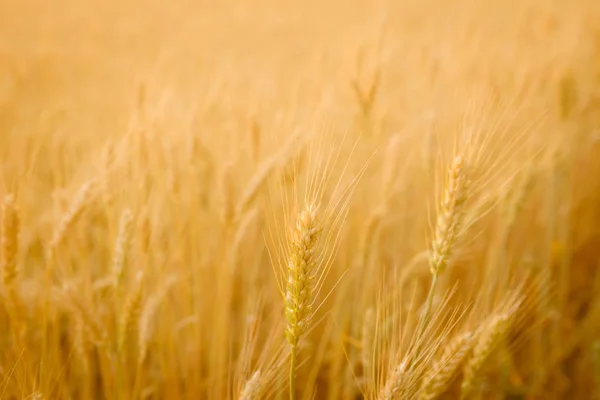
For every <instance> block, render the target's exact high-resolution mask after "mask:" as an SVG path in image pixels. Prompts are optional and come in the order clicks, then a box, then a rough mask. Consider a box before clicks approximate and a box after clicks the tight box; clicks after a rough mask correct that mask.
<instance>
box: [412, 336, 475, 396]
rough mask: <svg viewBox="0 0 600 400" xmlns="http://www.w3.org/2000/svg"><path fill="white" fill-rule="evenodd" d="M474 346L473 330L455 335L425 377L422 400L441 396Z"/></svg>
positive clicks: (421, 393)
mask: <svg viewBox="0 0 600 400" xmlns="http://www.w3.org/2000/svg"><path fill="white" fill-rule="evenodd" d="M472 346H473V334H472V333H471V332H468V333H465V334H462V335H459V336H457V337H455V338H454V339H453V340H452V341H451V342H450V343H449V344H448V346H446V348H445V349H444V351H443V353H442V355H441V357H440V358H439V359H438V360H436V361H435V362H434V364H433V365H432V366H431V368H430V369H429V370H428V371H427V373H426V374H425V377H424V378H423V386H422V387H421V391H420V394H419V399H420V400H434V399H437V398H438V397H440V396H441V395H442V394H444V392H446V390H448V388H449V387H450V384H451V383H452V380H453V379H454V377H455V376H456V374H457V372H458V371H459V370H460V367H461V366H462V365H463V363H464V362H465V360H466V358H467V357H468V356H469V353H470V352H471V348H472Z"/></svg>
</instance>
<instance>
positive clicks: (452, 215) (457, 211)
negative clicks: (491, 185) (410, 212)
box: [429, 156, 469, 276]
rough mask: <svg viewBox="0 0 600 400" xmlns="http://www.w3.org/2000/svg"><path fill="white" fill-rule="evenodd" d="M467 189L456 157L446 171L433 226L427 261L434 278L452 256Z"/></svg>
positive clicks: (460, 161)
mask: <svg viewBox="0 0 600 400" xmlns="http://www.w3.org/2000/svg"><path fill="white" fill-rule="evenodd" d="M468 188H469V180H468V178H467V171H466V165H465V161H464V158H463V157H461V156H457V157H455V158H454V161H453V162H452V165H451V167H450V169H449V170H448V178H447V183H446V189H445V191H444V196H443V198H442V203H441V209H440V212H439V214H438V218H437V222H436V226H435V234H434V238H433V242H432V249H431V255H430V261H429V263H430V268H431V273H432V274H433V275H434V276H437V275H439V274H442V273H443V272H444V270H445V269H446V267H447V265H448V260H449V259H450V256H451V255H452V248H453V247H454V244H455V243H456V240H457V239H458V236H459V234H460V230H461V228H462V221H463V216H464V204H465V202H466V200H467V194H468Z"/></svg>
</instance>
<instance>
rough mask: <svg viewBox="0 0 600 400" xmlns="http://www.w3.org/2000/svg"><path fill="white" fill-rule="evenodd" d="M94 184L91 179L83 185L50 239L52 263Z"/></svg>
mask: <svg viewBox="0 0 600 400" xmlns="http://www.w3.org/2000/svg"><path fill="white" fill-rule="evenodd" d="M94 184H95V180H90V181H88V182H86V183H85V184H83V186H81V188H80V189H79V192H77V195H76V196H75V198H74V199H73V201H72V202H71V204H70V205H69V208H68V209H67V211H66V212H65V214H64V215H63V216H62V218H61V219H60V222H59V223H58V225H57V226H56V229H55V230H54V232H53V234H52V238H51V239H50V243H49V246H48V261H49V262H50V263H52V261H53V258H54V252H55V251H56V248H57V247H58V246H59V245H60V243H61V242H62V240H63V239H64V237H65V233H66V232H67V230H69V228H70V227H71V226H72V225H73V224H74V223H75V221H76V220H77V218H78V217H79V215H80V214H81V212H82V211H83V206H84V205H85V203H86V202H87V200H88V198H89V196H90V192H91V190H92V187H93V185H94Z"/></svg>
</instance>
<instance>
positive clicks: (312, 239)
mask: <svg viewBox="0 0 600 400" xmlns="http://www.w3.org/2000/svg"><path fill="white" fill-rule="evenodd" d="M317 218H318V213H317V206H316V205H314V204H308V205H307V206H306V208H305V209H304V210H303V211H302V212H300V215H299V216H298V219H297V222H296V229H295V230H294V236H293V239H292V243H291V246H290V254H289V258H288V265H287V267H288V278H287V282H286V291H285V317H286V320H287V326H286V329H285V337H286V340H287V341H288V343H289V344H290V346H291V358H290V399H294V398H295V387H294V374H295V369H296V356H297V355H296V353H297V347H298V342H299V341H300V338H301V337H302V334H303V333H304V332H306V329H307V327H308V322H309V320H310V317H311V314H312V299H313V292H314V285H315V282H314V277H315V273H316V266H317V261H316V255H315V249H316V245H317V240H318V239H319V236H320V234H321V229H320V227H319V224H318V219H317Z"/></svg>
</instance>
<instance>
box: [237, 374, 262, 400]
mask: <svg viewBox="0 0 600 400" xmlns="http://www.w3.org/2000/svg"><path fill="white" fill-rule="evenodd" d="M261 378H262V376H261V373H260V370H257V371H256V372H255V373H254V374H252V376H251V377H250V379H248V381H247V382H246V384H245V385H244V387H243V388H242V391H241V392H240V396H239V397H238V398H239V400H258V399H260V384H261Z"/></svg>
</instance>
